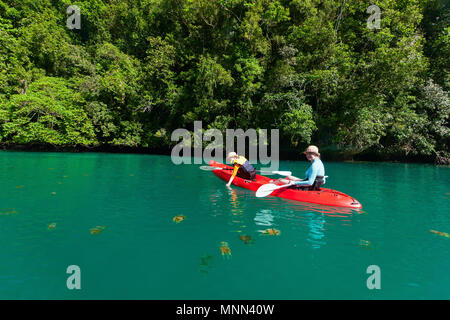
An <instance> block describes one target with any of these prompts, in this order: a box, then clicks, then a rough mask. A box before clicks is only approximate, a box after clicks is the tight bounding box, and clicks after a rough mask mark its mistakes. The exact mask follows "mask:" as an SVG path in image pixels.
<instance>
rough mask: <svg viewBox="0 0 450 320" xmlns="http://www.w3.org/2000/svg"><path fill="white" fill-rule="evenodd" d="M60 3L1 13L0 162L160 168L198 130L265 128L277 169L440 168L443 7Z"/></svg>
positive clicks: (268, 0) (333, 2)
mask: <svg viewBox="0 0 450 320" xmlns="http://www.w3.org/2000/svg"><path fill="white" fill-rule="evenodd" d="M71 4H72V3H70V1H66V0H0V147H1V148H2V149H8V150H10V149H11V150H12V149H22V150H30V151H33V150H40V151H44V150H54V151H58V150H68V151H72V152H80V151H100V152H101V151H108V152H139V153H162V154H170V150H171V148H172V147H173V145H174V143H173V142H172V141H171V139H170V138H171V133H172V132H173V131H174V130H176V129H177V128H186V130H189V131H190V132H191V133H192V132H193V128H194V127H195V124H194V123H195V121H202V124H203V128H204V130H207V129H217V130H219V131H220V132H221V133H224V132H226V130H227V129H242V130H244V131H246V130H247V129H250V128H254V129H255V130H259V129H267V130H270V129H279V134H280V135H279V137H280V139H279V141H280V158H282V159H299V154H300V152H299V150H302V149H304V148H305V147H306V146H307V145H310V144H314V145H317V146H318V147H319V148H320V150H321V152H322V153H323V155H324V158H325V159H332V160H371V161H402V162H427V163H436V164H447V165H448V164H450V146H449V144H450V129H449V118H450V102H449V95H448V90H449V88H450V77H449V75H450V71H449V68H450V2H448V1H444V0H408V1H393V0H377V1H371V2H370V1H342V0H320V1H316V0H311V1H298V0H252V1H249V0H155V1H147V0H146V1H136V0H122V1H109V0H80V1H75V2H74V3H73V4H74V5H75V7H76V8H77V9H76V10H75V9H73V8H75V7H73V6H72V9H73V10H72V14H70V13H68V11H67V9H68V7H69V5H71ZM369 5H370V6H371V7H372V8H374V7H375V8H378V9H379V12H380V13H381V15H380V16H379V17H378V18H380V19H379V21H378V22H376V23H375V24H373V23H372V24H371V22H370V21H372V22H373V19H372V18H374V16H373V12H372V14H371V13H370V12H368V11H367V10H368V7H369ZM77 10H79V15H77V14H76V12H77ZM69 11H70V10H69ZM74 12H75V13H74ZM74 15H75V16H74ZM378 18H377V19H378ZM74 19H75V20H76V19H79V21H78V22H79V24H76V23H75V25H74V24H72V25H69V24H68V23H69V21H72V22H73V21H74ZM75 22H76V21H75ZM269 150H270V146H269Z"/></svg>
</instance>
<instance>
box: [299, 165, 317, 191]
mask: <svg viewBox="0 0 450 320" xmlns="http://www.w3.org/2000/svg"><path fill="white" fill-rule="evenodd" d="M311 169H312V170H311V174H310V175H309V177H306V178H307V179H306V180H303V181H294V184H295V185H297V186H312V185H313V184H314V181H315V180H316V177H317V172H318V171H319V168H318V166H317V165H315V164H314V163H313V164H312V165H311Z"/></svg>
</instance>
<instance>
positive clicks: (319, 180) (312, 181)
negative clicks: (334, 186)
mask: <svg viewBox="0 0 450 320" xmlns="http://www.w3.org/2000/svg"><path fill="white" fill-rule="evenodd" d="M303 153H304V154H305V155H306V158H307V159H308V160H309V161H311V163H312V164H311V166H310V167H309V168H308V170H307V171H306V179H299V178H296V177H293V176H287V177H286V178H285V179H280V181H281V182H284V183H289V184H292V185H293V186H294V187H297V188H298V189H301V190H319V189H320V186H321V185H322V184H324V183H325V167H324V165H323V163H322V160H320V153H319V148H317V147H316V146H309V147H308V148H306V150H305V152H303Z"/></svg>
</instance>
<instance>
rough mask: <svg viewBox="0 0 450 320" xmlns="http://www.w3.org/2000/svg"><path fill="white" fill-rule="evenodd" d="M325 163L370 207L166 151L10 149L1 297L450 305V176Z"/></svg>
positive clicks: (300, 168) (5, 165) (443, 171)
mask: <svg viewBox="0 0 450 320" xmlns="http://www.w3.org/2000/svg"><path fill="white" fill-rule="evenodd" d="M324 163H325V167H326V174H327V175H328V176H329V179H328V180H327V185H326V186H327V187H328V188H333V189H337V190H339V191H342V192H344V193H347V194H349V195H351V196H353V197H355V198H356V199H358V200H359V201H360V202H361V203H362V205H363V210H362V211H350V210H343V209H337V208H333V207H319V206H313V205H306V204H301V203H298V202H293V201H287V200H284V199H280V198H275V197H267V198H256V197H255V196H254V193H252V192H250V191H248V190H245V189H239V188H237V187H234V188H232V190H229V189H227V188H226V187H225V183H223V182H222V181H220V180H219V179H218V178H216V177H215V176H214V175H213V174H212V172H206V171H201V170H199V169H198V167H199V165H179V166H176V165H173V164H172V162H171V161H170V157H166V156H155V155H130V154H100V153H25V152H0V168H1V170H0V187H1V193H0V242H1V248H0V261H1V263H0V298H1V299H449V298H450V273H449V270H450V259H449V256H450V255H449V251H450V250H449V249H450V238H448V237H445V236H442V235H439V234H435V233H431V232H430V230H437V231H439V232H446V233H450V211H449V202H450V168H448V167H435V166H432V165H419V164H399V163H334V162H327V161H326V160H325V161H324ZM307 167H308V163H307V162H306V161H291V162H288V161H284V162H281V165H280V170H291V171H292V172H293V173H294V174H295V175H297V176H302V175H303V173H304V171H305V170H306V169H307ZM176 215H184V216H185V220H183V221H181V222H179V223H175V222H174V221H173V218H174V217H175V216H176ZM52 223H53V224H55V225H53V226H54V227H53V228H52V225H51V224H52ZM49 226H50V227H49ZM97 226H101V227H104V229H102V228H99V229H98V233H97V234H91V232H90V229H93V228H96V227H97ZM271 228H273V229H277V230H279V231H280V234H279V235H278V236H276V235H264V234H263V233H262V232H261V231H263V230H266V229H271ZM243 235H245V236H250V237H251V238H252V241H250V242H249V243H245V242H244V241H242V240H241V239H240V236H243ZM222 242H227V244H228V247H229V248H230V249H231V255H230V256H228V255H224V256H223V255H222V253H221V250H220V246H221V243H222ZM69 265H77V266H79V267H80V270H81V289H80V290H69V289H68V288H67V286H66V280H67V278H68V277H69V276H70V275H69V274H67V273H66V269H67V267H68V266H69ZM370 265H377V266H379V267H380V271H381V278H380V279H381V289H379V290H377V289H374V290H369V289H368V288H367V285H366V281H367V278H368V277H369V276H370V274H367V273H366V270H367V267H368V266H370Z"/></svg>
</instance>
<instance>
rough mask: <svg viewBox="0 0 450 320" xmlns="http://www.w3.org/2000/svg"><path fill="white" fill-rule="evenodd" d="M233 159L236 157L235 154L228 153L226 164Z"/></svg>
mask: <svg viewBox="0 0 450 320" xmlns="http://www.w3.org/2000/svg"><path fill="white" fill-rule="evenodd" d="M234 157H237V153H236V152H233V151H232V152H230V153H228V155H227V158H226V160H227V162H230V161H231V158H234Z"/></svg>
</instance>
